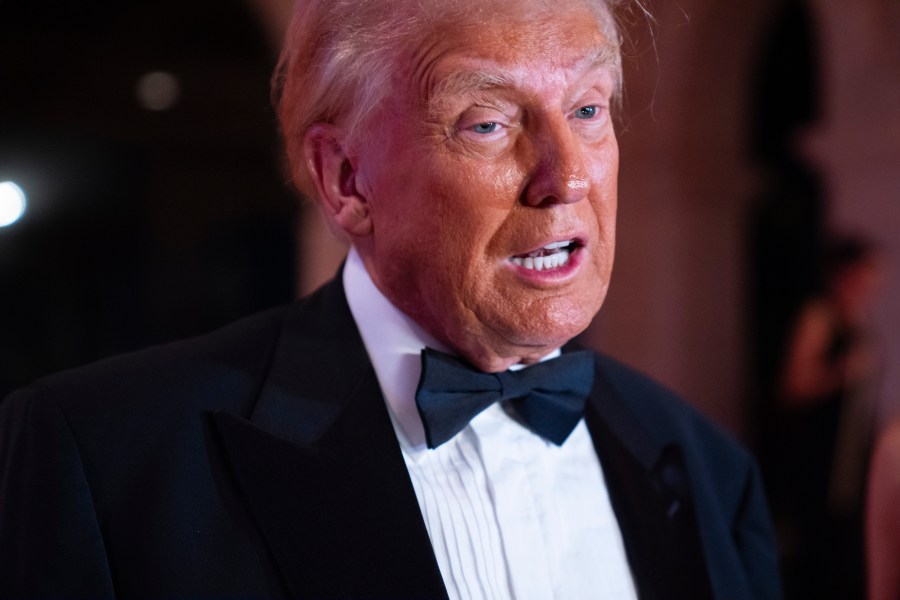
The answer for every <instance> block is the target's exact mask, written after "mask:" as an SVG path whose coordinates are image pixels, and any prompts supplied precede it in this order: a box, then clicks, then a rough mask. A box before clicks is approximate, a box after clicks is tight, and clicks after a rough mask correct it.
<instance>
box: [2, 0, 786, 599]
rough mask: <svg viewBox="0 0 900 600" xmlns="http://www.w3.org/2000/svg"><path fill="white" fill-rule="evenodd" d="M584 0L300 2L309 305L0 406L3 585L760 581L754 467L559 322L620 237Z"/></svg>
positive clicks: (746, 593)
mask: <svg viewBox="0 0 900 600" xmlns="http://www.w3.org/2000/svg"><path fill="white" fill-rule="evenodd" d="M619 45H620V39H619V34H618V32H617V29H616V26H615V24H614V20H613V17H612V13H611V9H610V7H609V6H607V5H606V3H604V1H603V0H594V1H590V0H564V1H561V2H553V3H547V2H543V1H539V0H535V1H529V0H523V1H515V2H513V1H509V0H504V1H502V2H501V1H499V0H496V1H478V2H474V1H468V2H467V1H461V2H454V1H448V0H434V1H431V0H417V1H408V2H407V1H398V0H378V1H375V0H359V1H357V2H333V1H327V0H302V1H300V2H299V3H298V5H297V7H296V10H295V15H294V18H293V21H292V24H291V26H290V30H289V32H288V38H287V42H286V46H285V49H284V52H283V55H282V60H281V63H280V66H279V71H278V72H279V76H278V77H277V79H276V84H277V86H278V88H277V89H278V92H279V93H278V97H279V100H278V106H279V115H280V119H281V123H282V126H283V129H284V135H285V139H286V142H287V146H288V155H289V158H290V164H291V167H292V169H293V175H294V177H295V179H296V181H297V184H298V186H299V187H300V189H301V190H302V191H303V192H305V193H306V194H308V195H310V196H312V197H315V198H316V199H317V201H318V202H319V204H320V206H321V208H322V210H323V212H324V214H325V215H326V217H327V219H328V222H329V223H330V225H331V227H332V228H333V229H334V231H335V232H336V233H338V234H339V235H341V236H343V237H345V238H346V239H348V240H349V241H350V243H351V251H350V256H349V257H348V259H347V262H346V264H345V266H344V268H343V270H342V272H341V273H340V274H339V275H338V276H337V277H336V279H335V280H334V281H333V282H331V283H329V284H328V285H326V286H325V287H323V288H322V289H321V290H319V291H318V292H317V293H316V294H314V295H312V296H311V297H309V298H307V299H305V300H303V301H301V302H300V303H298V304H296V305H294V306H291V307H288V308H284V309H278V310H274V311H271V312H268V313H265V314H262V315H258V316H255V317H251V318H249V319H247V320H244V321H242V322H239V323H237V324H235V325H232V326H230V327H227V328H225V329H222V330H220V331H217V332H214V333H212V334H209V335H207V336H204V337H201V338H197V339H194V340H190V341H186V342H182V343H178V344H174V345H169V346H165V347H160V348H155V349H150V350H147V351H144V352H141V353H137V354H134V355H130V356H125V357H119V358H115V359H112V360H109V361H104V362H101V363H97V364H94V365H91V366H88V367H85V368H83V369H80V370H76V371H72V372H69V373H64V374H60V375H56V376H53V377H49V378H47V379H44V380H43V381H41V382H38V383H37V384H35V385H34V386H32V387H31V388H30V389H27V390H24V391H22V392H19V393H18V394H15V395H13V396H12V397H11V398H9V399H7V400H6V401H5V402H4V403H3V404H2V405H0V406H2V424H0V436H2V437H0V468H2V477H0V502H2V504H0V510H2V514H0V596H3V597H19V596H24V597H30V596H49V597H54V598H59V597H91V598H100V597H113V596H118V595H121V596H122V597H149V598H176V597H177V598H200V597H215V598H225V597H239V598H257V597H267V596H287V597H302V598H447V597H449V598H463V599H475V598H478V599H480V598H540V599H544V598H559V599H570V598H623V599H627V598H643V599H646V598H666V599H671V598H690V599H702V598H729V599H739V598H765V599H771V598H776V597H777V596H778V583H777V574H776V570H775V566H774V565H775V557H774V552H773V547H772V539H771V531H770V526H769V523H768V517H767V514H766V511H765V508H764V504H763V500H762V495H761V491H760V487H759V481H758V477H757V474H756V469H755V467H754V464H753V462H752V461H751V460H750V458H749V457H748V456H747V455H746V454H745V453H744V452H743V451H742V450H740V449H739V448H738V447H737V446H736V445H735V444H734V443H733V442H731V441H730V440H729V439H728V438H727V436H725V435H723V434H721V433H719V432H718V431H716V430H715V429H714V428H713V427H711V426H710V425H709V424H707V423H706V422H705V421H704V420H703V419H702V418H701V417H700V416H698V415H697V414H695V413H694V412H692V411H691V410H690V409H688V408H687V407H685V406H684V405H683V404H681V403H680V401H679V400H677V399H676V398H674V397H672V396H671V395H669V394H668V393H667V392H665V391H663V390H662V389H661V388H659V387H658V386H656V385H654V384H653V383H651V382H649V381H648V380H646V379H644V378H643V377H641V376H639V375H637V374H635V373H634V372H632V371H630V370H629V369H627V368H625V367H623V366H621V365H619V364H617V363H615V362H613V361H611V360H610V359H608V358H605V357H603V356H600V355H594V354H592V353H588V352H584V351H577V350H573V349H571V348H569V347H568V346H566V344H567V343H568V342H569V341H570V340H571V339H572V338H573V337H574V336H576V335H577V334H579V333H580V332H581V331H583V330H584V329H585V327H587V325H588V324H589V323H590V321H591V319H592V318H593V316H594V315H595V313H596V312H597V310H598V309H599V308H600V305H601V304H602V302H603V298H604V296H605V294H606V289H607V286H608V283H609V278H610V271H611V267H612V260H613V246H614V231H615V212H616V173H617V167H618V151H617V145H616V136H615V131H614V128H613V122H612V116H611V112H612V108H613V106H614V104H615V100H616V97H617V94H618V92H619V88H620V85H621V68H620V62H619Z"/></svg>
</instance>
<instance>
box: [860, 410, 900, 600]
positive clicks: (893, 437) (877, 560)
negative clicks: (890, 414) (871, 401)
mask: <svg viewBox="0 0 900 600" xmlns="http://www.w3.org/2000/svg"><path fill="white" fill-rule="evenodd" d="M866 562H867V565H868V569H867V574H868V578H869V579H868V588H869V595H868V598H869V600H898V598H900V420H896V421H894V422H893V423H892V424H891V425H889V426H887V427H886V428H885V429H884V431H883V432H882V433H881V434H880V435H879V436H878V441H877V443H876V444H875V450H874V452H873V454H872V466H871V470H870V471H869V487H868V495H867V499H866Z"/></svg>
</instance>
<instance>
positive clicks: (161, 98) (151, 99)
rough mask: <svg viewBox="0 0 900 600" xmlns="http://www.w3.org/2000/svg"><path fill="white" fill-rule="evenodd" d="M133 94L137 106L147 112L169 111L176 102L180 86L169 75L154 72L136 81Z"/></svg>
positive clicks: (162, 72)
mask: <svg viewBox="0 0 900 600" xmlns="http://www.w3.org/2000/svg"><path fill="white" fill-rule="evenodd" d="M134 93H135V95H137V100H138V104H140V105H141V107H143V108H145V109H147V110H153V111H161V110H169V109H170V108H172V107H173V106H175V104H176V103H177V102H178V97H179V96H180V95H181V84H180V83H179V82H178V78H177V77H175V76H174V75H172V74H171V73H166V72H165V71H154V72H152V73H147V74H145V75H143V76H142V77H141V78H140V79H138V82H137V85H136V86H135V88H134Z"/></svg>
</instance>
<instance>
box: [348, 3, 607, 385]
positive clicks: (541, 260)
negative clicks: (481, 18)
mask: <svg viewBox="0 0 900 600" xmlns="http://www.w3.org/2000/svg"><path fill="white" fill-rule="evenodd" d="M509 10H510V9H506V14H503V13H504V9H502V8H501V9H500V12H498V13H496V16H495V17H494V18H493V19H492V20H490V22H488V23H484V22H482V23H480V24H478V25H474V24H471V25H468V26H465V27H459V28H457V27H454V28H452V29H450V30H447V31H445V32H444V33H445V35H441V36H433V37H432V38H430V39H428V40H426V41H425V42H424V43H423V44H422V45H421V46H420V47H418V48H415V49H414V51H412V52H410V54H409V55H408V56H406V57H405V58H404V61H403V62H402V64H401V66H400V71H399V73H398V81H399V82H402V83H407V82H408V83H409V85H406V86H404V85H398V86H397V88H396V92H395V93H394V95H393V96H392V98H391V99H390V100H389V101H388V104H387V106H386V107H385V110H384V111H383V113H381V115H380V118H378V120H377V122H376V123H375V125H374V127H373V129H372V130H371V138H370V139H371V141H372V143H371V144H369V145H368V147H367V148H365V149H364V151H362V152H359V153H358V155H357V156H354V157H352V159H351V162H353V163H354V166H355V168H356V169H357V174H356V183H357V188H358V189H359V190H360V192H361V193H362V194H363V195H364V196H365V198H366V200H367V202H368V204H369V208H370V211H371V217H372V223H373V232H372V234H371V235H370V236H368V237H366V238H365V239H363V240H356V244H357V246H358V248H359V249H360V254H361V255H362V257H363V260H364V262H365V264H366V268H367V269H368V271H369V273H370V275H371V276H372V278H373V280H374V281H375V283H376V285H377V286H378V287H379V289H381V291H382V292H383V293H384V294H385V295H386V296H387V297H388V298H389V299H390V300H391V301H392V302H393V303H394V304H395V305H396V306H398V307H399V308H400V309H401V310H403V311H404V312H405V313H406V314H408V315H409V316H411V317H412V318H413V319H414V320H416V321H417V322H418V323H419V324H420V325H421V326H422V327H424V328H425V329H426V330H428V331H429V332H430V333H431V334H432V335H434V336H435V337H436V338H437V339H439V340H441V341H442V342H443V343H445V344H447V346H449V347H450V348H452V349H454V350H456V351H457V352H459V353H460V354H462V355H463V356H465V357H466V358H467V359H468V360H469V361H470V362H472V363H473V364H475V365H476V366H478V367H480V368H482V369H484V370H488V371H496V370H502V369H505V368H507V367H508V366H509V365H510V364H513V363H516V362H520V361H524V362H533V361H535V360H537V359H538V358H540V357H541V356H543V355H544V354H546V353H547V352H549V351H551V350H553V349H555V348H557V347H559V346H560V345H562V344H564V343H565V342H567V341H568V340H570V339H571V338H572V337H574V336H575V335H577V334H578V333H580V332H581V331H583V330H584V329H585V328H586V327H587V326H588V325H589V323H590V321H591V319H592V318H593V316H594V315H595V314H596V312H597V310H599V308H600V305H601V304H602V302H603V299H604V297H605V295H606V290H607V286H608V285H609V278H610V273H611V270H612V262H613V250H614V240H615V215H616V175H617V170H618V146H617V143H616V137H615V132H614V131H613V125H612V122H611V117H610V98H611V95H612V93H613V89H614V86H615V81H616V73H615V69H614V67H613V50H612V48H611V45H610V43H609V40H607V39H606V38H605V37H604V36H603V34H602V33H601V30H600V28H599V26H598V25H597V23H596V20H595V18H594V17H593V15H592V14H591V13H590V12H589V11H588V10H587V9H586V8H581V7H578V8H574V9H572V10H568V11H566V10H562V11H560V13H558V14H552V15H551V14H547V13H546V12H545V13H542V14H540V15H530V16H527V15H526V16H523V15H521V14H519V15H512V14H511V13H509Z"/></svg>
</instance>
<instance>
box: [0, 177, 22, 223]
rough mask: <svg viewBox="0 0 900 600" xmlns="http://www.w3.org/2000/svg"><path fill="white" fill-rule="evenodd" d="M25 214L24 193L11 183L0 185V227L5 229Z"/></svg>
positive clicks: (5, 182)
mask: <svg viewBox="0 0 900 600" xmlns="http://www.w3.org/2000/svg"><path fill="white" fill-rule="evenodd" d="M24 214H25V192H23V191H22V188H20V187H19V186H17V185H16V184H15V183H13V182H12V181H4V182H2V183H0V227H7V226H9V225H12V224H13V223H15V222H16V221H18V220H19V219H21V218H22V215H24Z"/></svg>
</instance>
